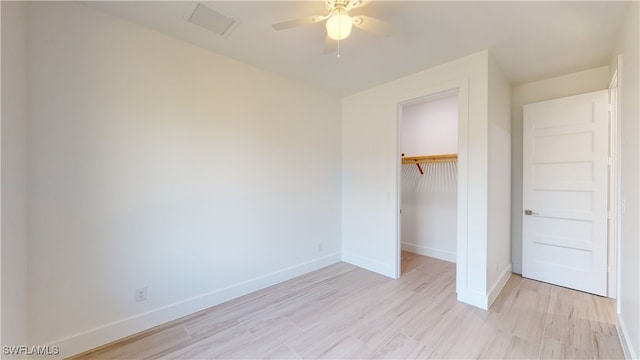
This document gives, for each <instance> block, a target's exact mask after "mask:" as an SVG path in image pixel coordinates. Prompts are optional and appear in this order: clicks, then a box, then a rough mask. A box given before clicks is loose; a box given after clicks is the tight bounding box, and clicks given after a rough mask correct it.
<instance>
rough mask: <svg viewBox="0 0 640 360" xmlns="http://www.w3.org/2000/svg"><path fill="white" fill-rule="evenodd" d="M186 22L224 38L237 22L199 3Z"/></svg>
mask: <svg viewBox="0 0 640 360" xmlns="http://www.w3.org/2000/svg"><path fill="white" fill-rule="evenodd" d="M188 21H189V22H190V23H192V24H194V25H197V26H200V27H201V28H204V29H207V30H209V31H213V32H214V33H216V34H218V35H220V36H225V37H226V36H228V35H229V34H230V33H231V30H233V28H234V25H235V24H236V22H237V21H236V19H234V18H231V17H228V16H226V15H224V14H221V13H219V12H217V11H216V10H213V9H211V8H210V7H207V6H205V5H202V4H200V3H198V5H197V6H196V7H195V9H194V10H193V13H192V14H191V16H189V19H188Z"/></svg>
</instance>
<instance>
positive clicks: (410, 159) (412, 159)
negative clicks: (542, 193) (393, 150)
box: [402, 154, 458, 164]
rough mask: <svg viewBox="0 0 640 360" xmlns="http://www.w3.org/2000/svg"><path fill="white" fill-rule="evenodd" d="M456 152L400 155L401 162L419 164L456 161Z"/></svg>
mask: <svg viewBox="0 0 640 360" xmlns="http://www.w3.org/2000/svg"><path fill="white" fill-rule="evenodd" d="M457 160H458V154H443V155H424V156H404V154H403V155H402V164H420V163H436V162H451V161H457Z"/></svg>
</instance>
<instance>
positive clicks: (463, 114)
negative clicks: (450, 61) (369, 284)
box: [395, 78, 469, 298]
mask: <svg viewBox="0 0 640 360" xmlns="http://www.w3.org/2000/svg"><path fill="white" fill-rule="evenodd" d="M455 90H457V91H458V190H457V191H458V201H457V223H458V224H457V236H456V243H457V245H456V292H457V293H458V298H460V297H461V296H462V297H464V296H466V295H467V293H468V292H469V291H468V290H467V287H468V286H467V278H468V274H467V272H468V266H467V248H468V236H469V234H468V231H469V229H468V226H467V223H468V185H469V183H468V181H469V180H468V179H469V175H468V174H469V171H468V159H469V150H468V142H469V140H468V137H469V136H468V133H469V130H468V128H469V79H468V78H463V79H459V80H454V81H450V82H446V83H443V84H440V85H439V86H435V87H431V88H427V89H422V90H420V91H417V92H415V93H410V94H406V95H405V96H402V97H398V98H397V99H396V100H395V102H396V104H397V119H396V134H397V136H398V138H397V142H396V143H397V149H396V184H397V188H396V195H397V196H396V199H397V203H396V264H395V269H396V274H395V278H396V279H397V278H399V277H400V270H401V264H400V257H401V247H402V243H401V242H402V239H401V228H400V221H401V219H400V207H401V199H402V182H401V174H402V160H401V151H402V150H401V148H400V141H401V140H400V136H401V131H400V129H401V120H402V106H403V105H406V104H410V103H412V102H416V101H422V100H424V99H425V98H429V97H430V96H434V95H437V94H441V93H444V92H447V91H455Z"/></svg>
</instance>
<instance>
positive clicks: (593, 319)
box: [77, 253, 623, 359]
mask: <svg viewBox="0 0 640 360" xmlns="http://www.w3.org/2000/svg"><path fill="white" fill-rule="evenodd" d="M402 268H403V271H402V272H403V275H402V277H401V278H400V279H399V280H391V279H389V278H386V277H383V276H381V275H377V274H374V273H372V272H369V271H366V270H362V269H359V268H357V267H355V266H352V265H349V264H345V263H338V264H335V265H332V266H329V267H327V268H324V269H321V270H318V271H315V272H312V273H309V274H306V275H304V276H301V277H298V278H295V279H293V280H290V281H287V282H284V283H281V284H278V285H275V286H272V287H270V288H267V289H264V290H261V291H258V292H255V293H252V294H249V295H246V296H243V297H241V298H238V299H235V300H233V301H230V302H227V303H224V304H221V305H218V306H215V307H212V308H210V309H207V310H204V311H202V312H199V313H196V314H193V315H191V316H188V317H186V318H184V319H180V320H177V321H174V322H172V323H170V324H167V325H164V326H161V327H158V328H155V329H152V330H149V331H147V332H145V333H142V334H139V335H136V336H133V337H131V338H128V339H125V340H124V341H120V342H118V343H116V344H113V345H109V346H106V347H103V348H99V349H96V350H94V351H92V352H89V353H85V354H83V355H81V356H79V357H77V358H78V359H158V358H163V359H164V358H166V359H211V358H217V359H220V358H225V359H250V358H270V359H274V358H279V359H299V358H304V359H315V358H321V359H328V358H330V359H383V358H384V359H411V358H440V359H441V358H493V359H495V358H544V359H551V358H554V359H557V358H580V359H587V358H601V359H605V358H606V359H622V358H623V353H622V349H621V347H620V343H619V341H618V337H617V333H616V329H615V325H614V324H615V323H614V319H615V317H614V304H615V303H614V301H612V300H611V299H606V298H602V297H598V296H594V295H588V294H585V293H581V292H578V291H574V290H569V289H565V288H561V287H557V286H552V285H549V284H544V283H540V282H537V281H532V280H528V279H523V278H522V277H520V276H516V275H513V276H512V277H511V279H510V280H509V282H508V283H507V285H506V287H505V289H504V291H503V292H502V294H501V295H500V296H499V297H498V299H497V300H496V302H495V303H494V304H493V306H492V307H491V309H490V310H489V311H483V310H480V309H477V308H474V307H472V306H469V305H465V304H463V303H460V302H457V301H456V295H455V265H454V264H452V263H448V262H444V261H440V260H436V259H432V258H428V257H424V256H419V255H415V254H411V253H403V259H402Z"/></svg>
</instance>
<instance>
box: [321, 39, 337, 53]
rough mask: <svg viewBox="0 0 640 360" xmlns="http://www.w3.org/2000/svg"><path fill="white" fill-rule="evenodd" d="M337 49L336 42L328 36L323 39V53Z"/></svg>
mask: <svg viewBox="0 0 640 360" xmlns="http://www.w3.org/2000/svg"><path fill="white" fill-rule="evenodd" d="M337 49H338V42H337V41H335V40H333V39H332V38H330V37H328V36H327V37H326V38H325V39H324V53H325V54H333V53H334V52H336V50H337Z"/></svg>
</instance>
